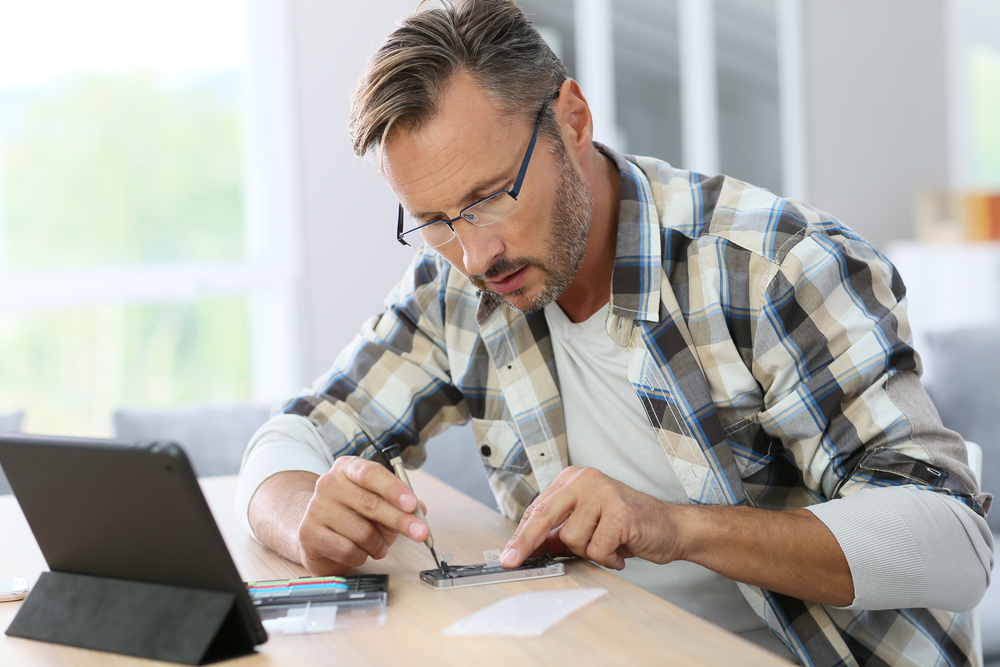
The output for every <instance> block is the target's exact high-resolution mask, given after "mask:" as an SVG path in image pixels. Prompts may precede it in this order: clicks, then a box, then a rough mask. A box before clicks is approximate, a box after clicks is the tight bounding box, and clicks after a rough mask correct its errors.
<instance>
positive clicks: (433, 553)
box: [430, 547, 441, 570]
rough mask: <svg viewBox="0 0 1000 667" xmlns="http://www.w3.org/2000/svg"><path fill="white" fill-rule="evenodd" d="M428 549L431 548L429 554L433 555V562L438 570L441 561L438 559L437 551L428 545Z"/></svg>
mask: <svg viewBox="0 0 1000 667" xmlns="http://www.w3.org/2000/svg"><path fill="white" fill-rule="evenodd" d="M430 550H431V555H432V556H434V564H435V565H437V566H438V569H439V570H440V569H441V561H439V560H438V555H437V552H436V551H434V547H430Z"/></svg>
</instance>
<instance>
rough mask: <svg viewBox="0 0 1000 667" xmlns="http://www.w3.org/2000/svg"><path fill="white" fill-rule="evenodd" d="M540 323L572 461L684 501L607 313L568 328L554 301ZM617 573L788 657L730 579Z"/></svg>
mask: <svg viewBox="0 0 1000 667" xmlns="http://www.w3.org/2000/svg"><path fill="white" fill-rule="evenodd" d="M545 318H546V320H547V321H548V324H549V331H550V333H551V335H552V346H553V349H554V351H555V359H556V370H557V372H558V374H559V387H560V393H561V395H562V402H563V411H564V414H565V416H566V442H567V444H568V448H569V462H570V464H571V465H574V466H579V467H590V468H597V469H598V470H600V471H601V472H603V473H604V474H605V475H608V476H609V477H612V478H614V479H617V480H618V481H620V482H623V483H625V484H627V485H628V486H630V487H632V488H633V489H635V490H637V491H641V492H642V493H645V494H647V495H650V496H653V497H654V498H658V499H660V500H663V501H665V502H669V503H677V504H686V503H687V502H688V496H687V493H685V491H684V487H683V486H681V483H680V480H678V479H677V475H675V474H674V471H673V468H672V467H671V466H670V462H669V461H668V460H667V456H666V454H664V452H663V448H662V447H661V446H660V442H659V440H658V439H657V438H656V435H655V433H654V431H653V429H652V428H651V427H650V425H649V420H648V418H647V417H646V414H645V413H644V412H643V409H642V405H641V403H640V402H639V399H638V398H637V397H636V394H635V390H634V389H633V388H632V384H631V383H630V382H629V380H628V359H629V354H630V351H629V350H628V349H627V348H624V347H622V346H620V345H618V344H617V343H615V342H614V340H612V339H611V337H610V336H608V335H607V332H606V331H605V328H604V327H605V320H606V318H607V309H606V308H601V309H600V310H599V311H598V312H597V313H595V314H594V315H593V316H591V317H590V319H588V320H587V321H585V322H580V323H579V324H574V323H573V322H571V321H570V320H569V318H568V317H566V314H565V313H563V311H562V309H561V308H560V307H559V306H558V305H557V304H556V303H554V302H553V303H551V304H549V305H548V306H546V308H545ZM615 574H617V575H619V576H621V577H622V578H624V579H626V580H628V581H629V582H631V583H633V584H635V585H636V586H640V587H641V588H644V589H646V590H647V591H649V592H651V593H654V594H656V595H658V596H660V597H661V598H664V599H665V600H668V601H670V602H672V603H673V604H676V605H677V606H678V607H682V608H683V609H686V610H688V611H690V612H692V613H694V614H697V615H698V616H701V617H702V618H704V619H706V620H708V621H710V622H712V623H714V624H716V625H718V626H720V627H723V628H725V629H727V630H730V631H731V632H735V633H738V634H740V635H743V636H744V637H745V638H747V639H749V640H751V641H754V642H755V643H757V644H760V645H762V646H763V647H764V648H767V649H769V650H771V651H774V652H776V653H779V654H781V655H783V656H784V657H787V658H789V659H792V655H791V653H789V652H788V650H787V649H786V648H785V646H784V644H782V643H781V641H780V640H779V639H778V638H777V637H775V636H774V634H773V633H771V631H770V630H769V629H768V628H767V626H766V625H765V624H764V621H762V620H761V619H760V617H759V616H757V614H755V613H754V611H753V609H751V607H750V604H749V603H748V602H747V601H746V599H745V598H744V597H743V594H742V593H740V591H739V589H738V588H737V587H736V583H735V582H734V581H733V580H732V579H729V578H727V577H724V576H722V575H721V574H717V573H715V572H713V571H711V570H709V569H707V568H704V567H702V566H701V565H698V564H696V563H690V562H687V561H675V562H673V563H668V564H666V565H657V564H655V563H651V562H649V561H646V560H642V559H640V558H629V559H628V560H627V561H626V565H625V569H624V570H622V571H621V572H615Z"/></svg>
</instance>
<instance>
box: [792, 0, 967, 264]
mask: <svg viewBox="0 0 1000 667" xmlns="http://www.w3.org/2000/svg"><path fill="white" fill-rule="evenodd" d="M802 15H803V50H804V65H805V67H804V76H805V107H806V154H807V156H808V157H807V178H808V192H809V199H810V201H809V203H811V204H813V205H814V206H818V207H819V208H822V209H824V210H826V211H828V212H829V213H831V214H833V215H835V216H837V217H838V218H840V219H841V220H842V221H843V222H845V223H846V224H847V225H848V226H850V227H852V228H853V229H855V230H856V231H857V232H859V233H860V234H861V235H863V236H865V237H866V238H868V239H869V240H870V241H872V242H873V243H875V245H876V246H878V247H884V246H885V245H886V243H887V242H888V241H889V240H891V239H906V238H912V236H913V232H912V222H911V216H912V210H913V200H914V196H915V195H916V193H917V192H919V191H920V190H921V189H923V188H927V187H946V186H947V185H948V146H947V86H946V74H945V73H946V67H945V62H946V59H945V12H944V3H943V0H838V1H837V2H829V1H828V0H804V2H803V4H802Z"/></svg>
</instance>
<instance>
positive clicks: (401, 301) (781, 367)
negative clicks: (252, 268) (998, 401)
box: [285, 147, 990, 665]
mask: <svg viewBox="0 0 1000 667" xmlns="http://www.w3.org/2000/svg"><path fill="white" fill-rule="evenodd" d="M599 148H601V150H602V151H604V152H605V153H606V154H607V155H608V156H609V157H611V158H612V159H614V160H615V161H616V163H617V164H618V167H619V169H620V172H621V206H620V210H619V222H618V241H617V251H616V253H617V256H616V260H615V268H614V275H613V280H612V294H611V302H610V309H609V313H608V317H607V331H608V335H610V336H611V337H612V338H613V339H614V340H615V341H617V342H618V343H619V344H621V345H623V346H627V347H628V348H629V349H631V350H632V352H631V360H630V363H629V368H628V375H629V379H630V381H631V382H632V384H633V386H634V388H635V391H636V397H637V400H639V401H641V402H642V404H643V407H644V408H645V412H646V414H647V416H648V417H649V422H650V425H651V427H652V428H653V429H654V431H655V433H656V435H657V436H658V438H659V441H660V443H661V444H662V446H663V450H664V453H665V455H666V456H667V457H668V459H669V461H670V463H671V464H672V467H673V469H674V471H675V472H676V474H677V476H678V478H679V479H680V480H681V483H682V484H683V485H684V488H685V490H686V491H687V493H688V496H689V497H690V501H691V502H692V503H700V504H724V505H741V504H749V505H752V506H758V507H765V508H774V509H781V508H790V507H803V506H807V505H811V504H814V503H820V502H824V501H825V500H828V499H832V498H837V497H840V496H844V495H847V494H851V493H855V492H857V491H859V490H861V489H864V488H868V487H880V486H886V485H894V484H909V485H916V486H919V487H922V488H927V489H932V490H934V491H937V492H941V493H946V494H949V495H951V496H954V497H955V498H958V499H959V500H961V501H962V502H964V503H966V504H968V505H969V506H970V507H972V508H973V509H974V510H975V511H976V512H978V513H980V514H985V511H986V509H988V506H989V502H990V497H989V496H984V495H977V493H978V491H977V487H976V484H975V482H974V481H973V478H972V476H971V473H970V471H969V469H968V467H967V465H966V464H965V457H964V447H963V445H962V442H961V439H960V438H958V436H956V435H955V434H949V432H947V431H943V433H944V434H945V435H941V434H939V433H932V434H926V433H916V432H914V429H913V426H912V424H911V421H910V419H909V418H908V415H907V414H906V413H905V412H904V410H902V409H901V408H900V407H899V406H897V402H896V401H895V400H894V399H893V396H892V395H891V392H890V391H889V385H890V384H892V383H894V382H897V383H899V384H900V386H901V387H903V389H902V390H904V391H910V392H917V393H921V394H922V391H923V390H922V388H921V387H920V384H919V381H918V380H916V377H917V373H919V358H918V357H917V355H916V353H915V352H914V351H913V349H912V348H911V347H910V345H909V343H908V340H907V339H908V338H909V326H908V324H907V319H906V310H905V297H904V294H905V289H904V287H903V284H902V281H901V280H900V277H899V275H898V274H897V273H896V271H895V269H894V267H893V266H892V265H891V264H890V263H889V261H888V260H887V259H886V258H885V257H884V256H882V255H881V254H879V253H878V252H877V251H876V250H874V249H873V248H872V247H871V245H869V244H868V243H867V242H865V241H864V240H863V239H861V238H860V237H859V236H857V235H856V234H855V233H854V232H852V231H851V230H850V229H848V228H847V227H845V226H844V225H842V224H841V223H839V222H838V221H837V220H835V219H834V218H832V217H830V216H828V215H826V214H825V213H822V212H820V211H817V210H815V209H812V208H810V207H807V206H805V205H803V204H801V203H799V202H794V201H791V200H788V199H782V198H779V197H776V196H775V195H773V194H771V193H769V192H767V191H766V190H762V189H759V188H755V187H752V186H749V185H747V184H745V183H742V182H739V181H736V180H734V179H731V178H727V177H722V176H718V177H712V178H707V177H705V176H702V175H699V174H696V173H692V172H688V171H680V170H676V169H674V168H672V167H671V166H670V165H668V164H666V163H664V162H661V161H658V160H653V159H649V158H636V157H632V156H627V157H623V156H620V155H618V154H616V153H614V152H613V151H610V150H609V149H606V148H604V147H599ZM931 410H933V408H931ZM285 411H286V412H288V413H291V414H298V415H303V416H305V417H307V418H308V419H310V420H311V421H312V422H313V423H314V424H315V425H316V426H317V428H318V429H319V431H320V433H321V435H323V437H324V439H325V440H326V442H327V443H328V445H329V447H330V453H331V456H332V457H336V456H341V455H345V454H353V455H360V456H364V457H368V458H375V459H379V458H380V454H379V452H378V449H379V448H381V447H383V446H385V445H386V444H389V443H391V442H395V443H398V444H400V445H401V446H402V449H403V456H404V459H405V460H406V461H407V464H408V465H410V466H418V465H420V463H421V462H422V461H423V459H424V456H425V453H424V449H423V446H422V443H423V442H425V441H426V440H427V439H429V438H430V437H432V436H434V435H436V434H437V433H439V432H441V431H442V430H444V429H445V428H447V427H448V426H449V425H452V424H458V423H465V422H467V421H468V420H470V419H471V421H472V424H473V431H474V433H475V438H476V442H477V445H478V446H479V447H480V451H481V455H482V459H483V464H484V465H485V466H486V469H487V472H488V477H489V483H490V486H491V488H492V489H493V492H494V494H495V496H496V498H497V502H498V506H499V508H500V510H501V511H502V512H503V513H504V514H505V515H506V516H507V517H509V518H511V519H514V520H517V519H519V518H520V516H521V514H522V513H523V511H524V510H525V508H526V507H527V506H528V504H530V503H531V501H532V500H533V499H534V498H535V496H536V495H537V494H538V493H539V491H540V490H541V489H544V488H545V487H546V486H547V485H548V484H549V483H550V482H552V480H553V479H555V477H556V476H557V475H558V474H559V473H560V471H561V470H562V469H563V468H564V467H565V466H566V465H567V460H568V458H567V449H566V436H565V425H564V418H563V409H562V404H561V401H560V396H559V381H558V377H557V374H556V367H555V361H554V356H553V351H552V343H551V340H550V338H549V332H548V327H547V324H546V320H545V315H544V312H543V311H542V310H539V311H536V312H534V313H531V314H528V315H524V314H521V313H518V312H516V311H514V310H512V309H510V308H507V307H504V306H502V305H501V302H500V301H499V299H497V298H495V297H492V296H491V295H489V294H485V293H482V294H481V293H479V292H478V291H477V290H476V289H475V287H474V286H473V285H471V284H470V283H469V282H468V281H467V280H466V279H465V277H464V276H462V275H461V273H460V272H459V271H457V270H455V269H454V268H452V267H451V266H450V265H449V264H448V263H447V262H446V261H444V260H443V259H442V258H441V256H440V255H438V254H437V253H435V252H434V251H431V250H426V249H425V250H423V251H421V252H420V253H419V254H418V255H417V257H416V258H415V260H414V263H413V265H412V266H411V270H410V271H409V272H408V274H407V276H406V277H405V279H404V281H403V282H402V283H401V284H400V285H399V286H397V288H396V289H395V290H394V291H393V292H392V293H391V294H390V296H389V298H388V299H387V302H386V311H385V312H384V313H383V314H382V315H381V316H378V317H375V318H372V319H371V320H369V321H368V322H367V323H366V325H365V327H364V329H363V331H362V333H361V334H360V336H358V338H357V339H356V340H355V341H354V343H352V345H351V346H350V347H349V348H348V349H346V350H345V351H344V352H343V353H342V354H341V355H340V356H339V357H338V359H337V361H336V363H335V365H334V367H333V369H332V370H331V371H330V372H329V373H328V374H327V375H325V376H324V377H322V378H320V379H319V380H317V382H316V383H315V384H314V385H313V386H312V387H311V388H310V389H309V390H308V392H307V393H306V394H304V395H302V396H300V397H298V398H297V399H294V400H293V401H291V402H290V403H289V404H288V405H287V406H286V408H285ZM949 438H950V439H949ZM984 506H985V507H984ZM740 589H741V591H742V592H743V594H744V596H745V597H746V598H747V600H748V601H749V602H750V604H751V606H752V607H753V608H754V610H755V611H756V612H757V614H758V615H759V616H760V617H761V618H762V619H763V620H764V621H765V622H766V623H767V625H768V626H769V627H770V628H771V630H772V631H773V632H774V633H775V634H776V635H777V636H778V637H779V638H780V639H781V640H782V641H783V642H784V643H785V644H786V645H787V646H788V647H789V649H790V650H791V651H792V653H793V654H794V655H795V656H796V657H797V658H798V659H799V660H800V661H801V662H802V664H804V665H883V664H888V665H911V664H913V665H964V664H971V663H972V662H973V661H974V657H973V651H972V647H971V636H972V635H971V622H970V619H969V617H968V615H962V614H955V613H951V612H945V611H938V610H929V609H904V610H888V611H865V612H855V611H848V610H843V609H835V608H831V607H825V606H822V605H819V604H814V603H808V602H803V601H801V600H797V599H794V598H790V597H788V596H783V595H778V594H776V593H773V592H770V591H765V590H762V589H760V588H757V587H753V586H747V585H743V584H740Z"/></svg>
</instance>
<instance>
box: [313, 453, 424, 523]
mask: <svg viewBox="0 0 1000 667" xmlns="http://www.w3.org/2000/svg"><path fill="white" fill-rule="evenodd" d="M333 472H335V473H337V474H338V476H342V477H344V478H346V479H347V480H348V481H350V482H351V483H352V484H354V485H356V486H360V487H361V488H363V489H367V490H368V491H370V492H372V493H374V494H376V495H378V496H381V497H382V498H384V499H385V500H386V501H388V502H390V503H392V504H394V505H396V506H397V507H398V508H399V509H401V510H403V511H404V512H413V511H414V510H415V509H416V507H417V499H416V497H415V496H414V495H413V491H411V490H410V488H409V487H408V486H406V484H404V483H403V482H402V480H400V479H399V478H398V477H396V476H395V475H394V474H392V473H391V472H389V471H388V470H387V469H386V468H385V466H383V465H382V464H381V463H376V462H375V461H369V460H368V459H363V458H360V457H357V456H342V457H340V458H338V459H337V460H336V461H334V464H333ZM324 477H325V475H324ZM322 479H323V477H320V480H322Z"/></svg>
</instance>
